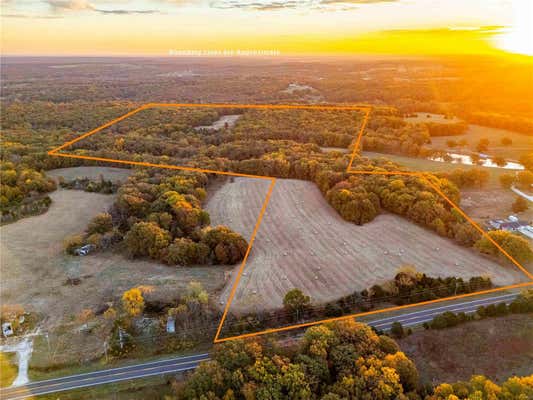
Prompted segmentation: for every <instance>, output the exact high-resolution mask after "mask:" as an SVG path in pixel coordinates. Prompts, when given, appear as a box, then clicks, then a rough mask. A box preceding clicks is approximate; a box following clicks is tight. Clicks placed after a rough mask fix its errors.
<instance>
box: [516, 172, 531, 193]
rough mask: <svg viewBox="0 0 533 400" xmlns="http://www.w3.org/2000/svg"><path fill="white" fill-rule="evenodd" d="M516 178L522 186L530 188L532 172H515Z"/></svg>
mask: <svg viewBox="0 0 533 400" xmlns="http://www.w3.org/2000/svg"><path fill="white" fill-rule="evenodd" d="M516 180H517V182H518V184H519V185H520V186H521V187H522V188H524V189H530V188H531V185H533V172H531V171H521V172H519V173H518V174H517V176H516Z"/></svg>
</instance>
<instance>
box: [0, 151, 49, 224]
mask: <svg viewBox="0 0 533 400" xmlns="http://www.w3.org/2000/svg"><path fill="white" fill-rule="evenodd" d="M55 189H56V183H55V181H54V180H52V179H50V178H47V177H46V175H45V174H44V173H43V172H40V171H37V170H35V169H32V168H29V167H27V166H25V165H23V164H15V163H12V162H6V161H1V162H0V211H1V213H2V217H1V220H2V222H11V221H14V220H17V219H18V218H21V217H23V216H25V215H33V214H39V213H41V212H44V211H46V210H47V209H48V206H49V205H50V202H51V201H50V198H49V197H48V196H47V195H46V193H49V192H51V191H53V190H55Z"/></svg>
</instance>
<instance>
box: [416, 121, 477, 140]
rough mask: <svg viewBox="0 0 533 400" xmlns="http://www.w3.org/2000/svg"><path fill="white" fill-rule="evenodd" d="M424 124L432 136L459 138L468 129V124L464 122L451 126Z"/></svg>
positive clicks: (432, 123) (433, 123)
mask: <svg viewBox="0 0 533 400" xmlns="http://www.w3.org/2000/svg"><path fill="white" fill-rule="evenodd" d="M422 124H423V125H425V126H426V127H427V129H428V132H429V135H430V136H459V135H462V134H464V133H465V132H466V130H467V129H468V124H467V123H466V122H462V121H461V122H455V123H449V124H440V123H437V122H423V123H422Z"/></svg>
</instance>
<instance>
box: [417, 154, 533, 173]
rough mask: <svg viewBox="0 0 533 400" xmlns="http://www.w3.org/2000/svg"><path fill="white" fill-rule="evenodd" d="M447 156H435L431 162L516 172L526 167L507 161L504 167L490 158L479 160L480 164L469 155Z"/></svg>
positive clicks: (430, 158) (431, 158)
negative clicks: (448, 158)
mask: <svg viewBox="0 0 533 400" xmlns="http://www.w3.org/2000/svg"><path fill="white" fill-rule="evenodd" d="M446 156H448V157H450V158H451V161H450V160H447V159H445V158H447V157H446ZM446 156H440V155H439V156H434V157H429V158H428V159H429V160H432V161H439V162H450V163H452V164H464V165H479V166H480V167H489V168H502V169H514V170H523V169H524V166H523V165H522V164H520V163H518V162H515V161H509V160H507V163H506V164H505V165H504V166H499V165H497V164H496V163H495V162H494V161H493V160H492V158H490V157H482V158H481V159H480V160H479V163H477V164H476V163H474V162H472V159H471V158H470V156H469V155H468V154H458V153H446Z"/></svg>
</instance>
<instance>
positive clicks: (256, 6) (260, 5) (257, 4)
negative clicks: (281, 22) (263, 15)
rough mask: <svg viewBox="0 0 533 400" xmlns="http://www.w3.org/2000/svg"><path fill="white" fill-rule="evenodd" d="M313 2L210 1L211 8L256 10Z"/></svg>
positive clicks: (294, 6)
mask: <svg viewBox="0 0 533 400" xmlns="http://www.w3.org/2000/svg"><path fill="white" fill-rule="evenodd" d="M313 3H314V2H313V1H310V0H303V1H302V0H286V1H282V0H281V1H254V2H243V1H239V0H222V1H214V2H211V3H210V6H211V7H212V8H221V9H232V8H239V9H244V10H256V11H275V10H284V9H294V8H299V7H302V6H309V5H312V4H313Z"/></svg>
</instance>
